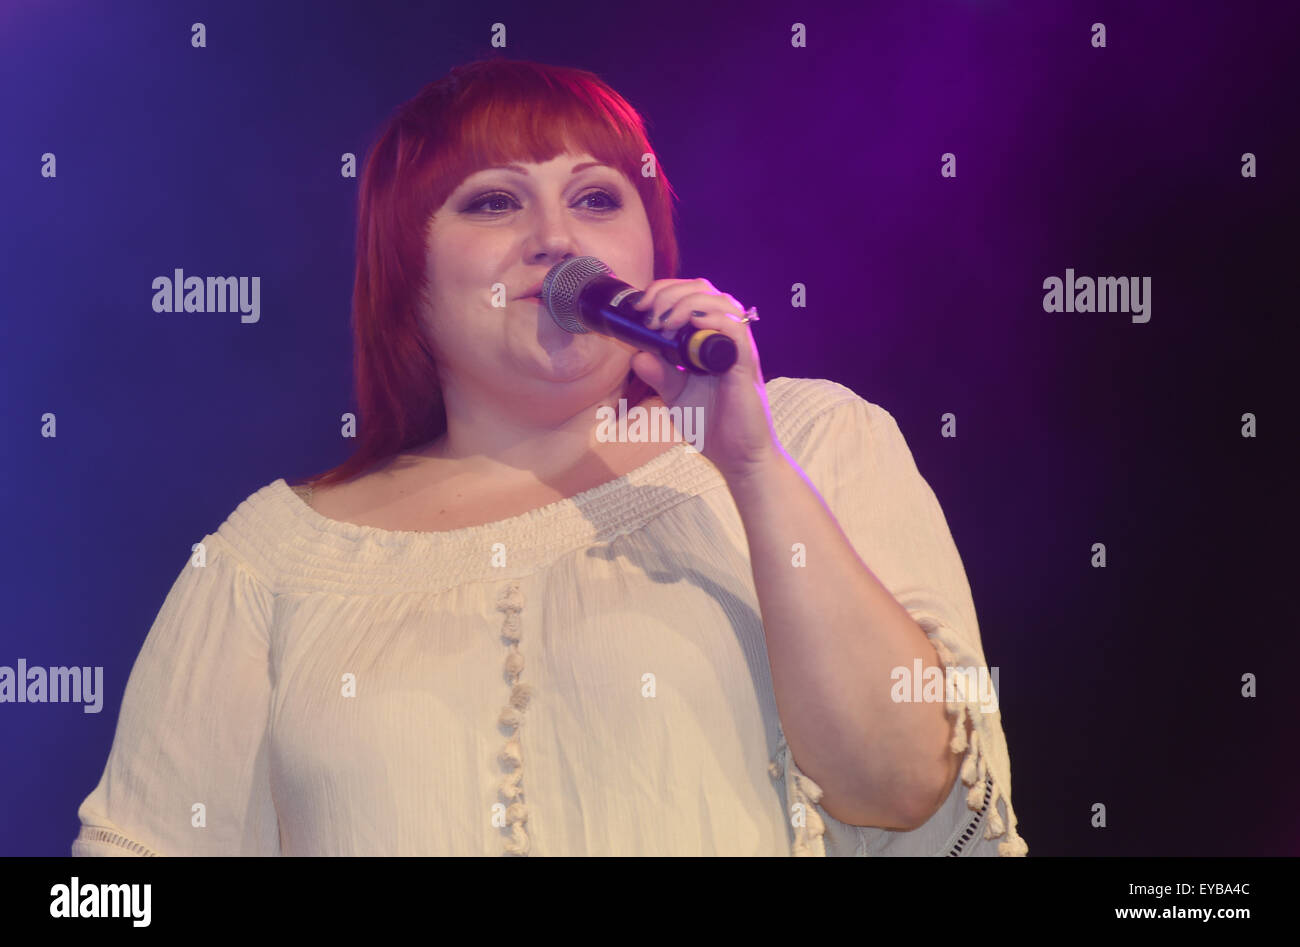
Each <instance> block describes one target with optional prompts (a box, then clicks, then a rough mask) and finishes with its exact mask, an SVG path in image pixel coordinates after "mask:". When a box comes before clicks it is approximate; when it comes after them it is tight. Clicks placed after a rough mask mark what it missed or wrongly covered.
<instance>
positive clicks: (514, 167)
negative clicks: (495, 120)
mask: <svg viewBox="0 0 1300 947" xmlns="http://www.w3.org/2000/svg"><path fill="white" fill-rule="evenodd" d="M583 168H611V166H610V165H607V164H605V162H603V161H584V162H582V163H581V164H575V165H574V166H573V170H572V171H570V172H569V173H570V174H577V173H578V172H579V171H581V170H582V169H583ZM611 170H612V168H611ZM484 171H511V172H513V173H514V174H522V175H524V176H527V175H528V169H527V168H525V167H523V166H522V165H518V164H494V165H492V166H491V167H490V168H479V170H478V171H476V172H474V173H475V174H481V173H482V172H484Z"/></svg>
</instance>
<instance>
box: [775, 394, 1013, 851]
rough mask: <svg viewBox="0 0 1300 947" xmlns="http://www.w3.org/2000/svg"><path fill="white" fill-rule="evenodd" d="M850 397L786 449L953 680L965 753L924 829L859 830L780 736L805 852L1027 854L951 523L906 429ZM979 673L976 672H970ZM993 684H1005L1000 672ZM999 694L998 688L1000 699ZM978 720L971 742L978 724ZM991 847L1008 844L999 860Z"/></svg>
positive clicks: (956, 747)
mask: <svg viewBox="0 0 1300 947" xmlns="http://www.w3.org/2000/svg"><path fill="white" fill-rule="evenodd" d="M819 383H820V384H821V385H823V386H829V388H830V389H832V390H833V392H834V393H835V394H836V395H838V397H835V398H833V399H831V400H833V402H834V403H833V404H832V406H831V407H828V408H826V409H824V410H821V411H820V412H818V413H816V414H815V415H814V416H813V418H812V419H811V421H809V422H808V423H806V424H804V425H802V427H801V428H800V429H798V430H796V431H795V432H794V434H793V435H792V436H791V438H790V440H789V441H788V442H787V443H786V445H785V446H786V450H787V452H788V453H789V454H790V456H791V457H792V458H794V459H795V461H796V462H797V463H798V464H799V465H800V466H801V467H802V468H803V470H804V472H805V473H806V474H807V475H808V478H809V479H810V480H811V481H812V483H813V484H814V485H815V486H816V487H817V490H818V492H819V493H820V494H821V495H822V498H823V499H824V500H825V501H826V504H827V506H828V507H829V508H830V510H831V512H832V513H833V514H834V516H835V518H836V520H837V521H838V522H839V525H840V527H841V529H843V530H844V533H845V535H846V536H847V537H848V538H849V540H850V542H851V543H852V545H853V548H854V549H855V550H856V551H857V553H858V555H859V556H860V557H861V558H862V561H863V562H864V563H866V565H867V567H868V568H870V569H871V571H872V572H873V573H874V574H875V576H876V577H877V578H878V579H879V580H880V582H881V583H882V584H883V585H884V586H885V587H886V588H887V589H888V590H889V591H890V593H891V594H892V595H893V596H894V597H895V598H896V599H897V600H898V602H899V603H900V604H901V605H902V606H903V607H904V608H905V609H906V610H907V612H908V613H909V614H910V615H911V616H912V618H913V619H914V620H915V621H916V623H917V624H918V625H920V626H921V628H922V629H923V630H924V631H925V633H926V636H927V637H928V638H929V640H930V642H931V643H932V644H933V645H934V647H935V650H936V652H937V653H938V655H939V659H940V663H941V664H942V665H944V666H946V667H955V668H960V669H963V671H962V672H961V673H954V674H952V675H950V679H951V681H952V682H953V696H954V698H955V699H954V700H952V701H951V702H949V703H948V705H947V711H948V714H949V717H950V719H951V720H952V724H953V726H952V739H951V741H950V743H949V748H950V749H951V751H952V752H954V753H961V754H962V765H961V769H960V776H959V778H958V779H957V780H956V782H955V784H954V787H953V790H952V792H951V793H950V795H949V798H948V801H947V802H945V804H944V805H943V806H941V807H940V809H939V810H938V811H937V812H936V813H935V814H934V815H933V816H931V818H930V819H929V820H928V821H927V822H926V823H925V824H924V825H922V826H920V827H918V828H916V829H914V830H912V831H893V830H888V829H882V828H875V827H859V826H847V825H845V824H844V823H840V822H838V821H837V820H835V819H834V818H833V817H832V816H830V815H829V814H828V813H827V812H826V811H825V810H824V809H822V808H821V807H820V805H817V804H816V802H817V800H818V799H819V798H820V796H821V789H820V787H818V786H817V785H816V783H815V782H813V781H812V780H811V779H809V778H808V777H807V775H806V774H804V773H802V772H801V771H800V770H799V768H798V766H797V765H796V764H795V763H794V759H793V757H792V756H791V755H790V753H789V747H788V745H787V744H786V743H785V739H784V734H783V733H780V734H778V742H779V749H780V752H781V753H783V754H784V764H785V767H786V772H787V779H786V788H787V797H788V800H787V801H788V802H789V803H790V805H791V806H792V807H793V806H794V805H796V804H802V808H801V811H804V812H807V813H808V816H807V817H806V819H805V820H804V827H803V830H802V837H800V835H799V829H798V828H797V829H796V839H795V846H794V847H795V852H796V854H805V853H806V854H825V851H824V848H823V840H822V838H821V837H820V836H821V835H822V834H823V833H825V832H826V831H827V830H828V829H829V830H830V835H831V837H832V839H854V838H855V837H856V844H855V850H854V851H850V852H844V853H843V854H859V855H877V854H889V855H949V854H954V855H955V854H998V855H1024V854H1027V852H1028V846H1027V845H1026V844H1025V842H1024V840H1023V839H1021V838H1020V836H1019V834H1018V833H1017V831H1016V817H1015V813H1014V811H1013V810H1012V808H1011V765H1010V759H1009V755H1008V751H1007V745H1006V740H1005V738H1004V735H1003V732H1002V722H1001V719H1002V715H1001V712H1000V711H999V710H997V709H993V708H996V697H995V696H994V697H993V699H992V700H990V699H989V695H990V690H989V687H988V684H987V683H986V684H985V685H984V687H983V688H982V689H981V688H980V686H979V683H978V681H979V673H978V669H981V668H987V664H986V661H985V658H984V651H983V646H982V644H981V640H980V633H979V626H978V624H977V623H976V619H975V606H974V602H973V600H972V596H971V590H970V585H969V583H968V581H967V577H966V572H965V569H964V567H963V565H962V562H961V557H960V555H959V554H958V552H957V547H956V545H955V544H954V542H953V539H952V534H951V532H950V531H949V529H948V524H947V520H946V519H945V517H944V515H943V511H942V510H941V509H940V506H939V502H938V500H937V499H936V497H935V495H934V492H933V491H932V490H931V489H930V486H929V484H927V483H926V481H925V479H924V478H923V477H922V476H921V474H920V471H919V470H918V469H917V466H916V462H915V461H914V459H913V457H912V452H911V450H909V448H908V446H907V442H906V441H905V440H904V438H903V434H902V432H901V431H900V430H899V427H898V423H897V422H896V421H895V420H894V417H893V415H891V414H890V413H889V412H888V411H886V410H885V409H884V408H882V407H880V406H879V405H875V404H872V403H870V402H868V401H866V400H864V399H863V398H861V397H859V396H858V395H857V394H856V393H854V392H853V391H852V390H850V389H848V388H846V387H844V386H842V385H838V384H836V383H834V382H829V381H825V380H820V381H819ZM967 669H974V670H973V671H972V670H967ZM984 681H986V682H989V681H991V682H993V683H994V684H995V683H996V677H995V676H993V675H992V673H991V672H990V671H986V672H985V676H984ZM993 693H995V691H994V692H993ZM968 720H969V723H970V730H969V737H968V727H967V721H968ZM977 834H982V838H983V839H984V840H993V839H1001V842H1000V843H998V845H997V850H996V852H994V851H992V848H993V846H992V844H991V843H986V842H981V841H980V840H979V839H978V838H975V836H976V835H977Z"/></svg>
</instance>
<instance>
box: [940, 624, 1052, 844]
mask: <svg viewBox="0 0 1300 947" xmlns="http://www.w3.org/2000/svg"><path fill="white" fill-rule="evenodd" d="M920 624H921V625H922V628H923V629H924V630H925V634H926V637H927V638H929V639H930V643H931V644H933V645H934V649H935V651H936V652H937V653H938V655H939V661H940V663H941V664H943V666H944V667H945V668H947V667H960V666H961V665H962V662H960V661H958V660H956V658H955V657H954V656H953V653H952V649H951V648H950V647H949V645H948V643H947V642H945V641H944V638H945V637H946V635H945V632H946V631H947V626H945V625H943V624H941V623H937V622H933V621H922V622H920ZM949 634H951V633H950V632H949ZM953 645H954V647H958V646H959V645H957V643H956V642H953ZM951 679H952V680H953V682H954V685H955V686H954V690H955V691H956V692H957V693H956V697H957V699H955V700H952V701H948V702H946V703H945V709H946V710H947V711H948V716H949V717H951V718H952V720H953V734H952V740H951V741H950V742H949V744H948V748H949V749H950V750H952V752H954V753H963V754H964V758H963V760H962V764H961V781H962V784H963V785H965V786H967V787H969V788H968V790H967V792H966V807H967V808H968V809H970V810H971V811H972V812H976V813H978V812H980V811H981V810H983V809H985V807H987V810H988V814H987V818H986V819H985V826H984V838H985V839H995V838H1002V839H1003V841H1002V842H1001V843H999V845H998V854H999V855H1002V856H1020V855H1027V854H1029V845H1028V844H1027V843H1026V842H1025V840H1024V839H1022V838H1021V837H1020V834H1019V833H1018V832H1017V831H1016V813H1015V810H1014V809H1012V808H1011V791H1010V785H1011V774H1010V768H1011V764H1010V760H1009V758H1008V755H1007V751H1006V741H1005V738H1003V736H1002V727H1001V724H1000V722H999V721H1000V720H1001V713H1000V712H999V711H992V712H989V711H986V710H984V708H982V707H981V706H980V704H979V695H978V694H967V693H966V683H967V681H966V679H965V677H964V676H963V675H961V674H954V675H952V676H951ZM967 720H969V721H970V723H971V728H972V729H971V733H970V737H969V739H968V738H967V735H966V721H967ZM999 799H1001V800H1002V803H1003V805H1004V806H1005V807H1006V813H1007V817H1006V820H1005V821H1004V820H1003V818H1002V815H1001V814H1000V813H999V812H998V806H997V803H998V800H999Z"/></svg>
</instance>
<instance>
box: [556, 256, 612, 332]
mask: <svg viewBox="0 0 1300 947" xmlns="http://www.w3.org/2000/svg"><path fill="white" fill-rule="evenodd" d="M609 272H611V271H610V268H609V267H608V266H606V265H605V264H604V263H602V262H600V260H598V259H596V258H595V257H594V256H576V257H574V258H573V259H571V260H561V261H560V262H559V263H557V264H555V265H554V266H553V267H551V269H550V272H548V273H547V274H546V278H545V279H544V280H543V281H542V304H543V305H544V306H546V311H547V312H549V313H550V314H551V318H552V319H554V320H555V324H556V325H558V326H559V327H560V328H561V329H563V330H564V331H565V332H589V331H591V330H589V329H588V328H587V327H586V326H584V325H583V324H582V322H581V321H580V320H579V319H578V296H579V294H580V293H581V292H582V291H583V289H584V288H586V285H587V284H588V283H589V282H591V280H592V279H593V278H595V277H597V276H604V275H605V274H607V273H609Z"/></svg>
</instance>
